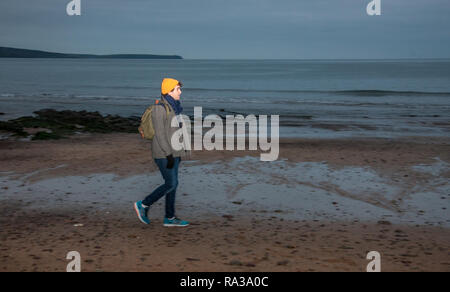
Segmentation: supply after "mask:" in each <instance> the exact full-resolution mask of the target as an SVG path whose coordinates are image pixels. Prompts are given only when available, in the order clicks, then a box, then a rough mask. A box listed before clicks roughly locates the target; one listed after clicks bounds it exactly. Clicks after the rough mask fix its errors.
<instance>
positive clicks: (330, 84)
mask: <svg viewBox="0 0 450 292" xmlns="http://www.w3.org/2000/svg"><path fill="white" fill-rule="evenodd" d="M165 77H172V78H176V79H178V80H180V81H182V82H183V83H184V87H183V94H182V104H183V107H184V113H185V114H187V115H193V108H194V106H201V107H202V108H203V115H204V116H206V115H209V114H218V115H221V116H223V117H225V116H226V115H238V114H242V115H244V116H246V115H249V114H254V115H269V116H270V115H279V116H280V126H281V128H280V134H281V137H305V138H307V137H316V138H329V137H398V136H448V135H449V133H450V60H449V59H430V60H422V59H415V60H406V59H405V60H123V59H122V60H114V59H102V60H100V59H13V58H11V59H9V58H8V59H0V112H2V113H4V114H3V115H0V119H2V120H7V119H12V118H15V117H19V116H23V115H30V114H32V113H33V111H36V110H39V109H43V108H54V109H57V110H63V109H69V110H88V111H99V112H100V113H102V114H104V115H106V114H117V115H121V116H140V115H141V114H142V113H143V111H144V110H145V108H146V106H148V105H149V104H152V103H154V100H156V99H158V98H159V95H160V84H161V80H162V79H163V78H165Z"/></svg>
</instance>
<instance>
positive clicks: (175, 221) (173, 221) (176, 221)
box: [164, 217, 189, 227]
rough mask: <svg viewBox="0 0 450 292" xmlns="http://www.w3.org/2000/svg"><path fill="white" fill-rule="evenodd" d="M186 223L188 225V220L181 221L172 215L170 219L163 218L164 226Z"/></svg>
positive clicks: (183, 225)
mask: <svg viewBox="0 0 450 292" xmlns="http://www.w3.org/2000/svg"><path fill="white" fill-rule="evenodd" d="M188 225H189V222H187V221H183V220H181V219H178V218H176V217H174V218H172V219H169V218H164V226H166V227H186V226H188Z"/></svg>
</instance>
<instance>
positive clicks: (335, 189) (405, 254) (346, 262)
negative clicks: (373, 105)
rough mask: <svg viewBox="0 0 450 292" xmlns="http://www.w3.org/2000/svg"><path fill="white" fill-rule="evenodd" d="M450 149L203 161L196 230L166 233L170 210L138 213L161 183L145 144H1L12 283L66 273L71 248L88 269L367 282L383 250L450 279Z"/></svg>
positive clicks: (188, 192)
mask: <svg viewBox="0 0 450 292" xmlns="http://www.w3.org/2000/svg"><path fill="white" fill-rule="evenodd" d="M449 142H450V139H446V138H416V137H411V138H404V139H396V140H389V139H353V140H349V139H334V140H312V139H283V140H282V141H281V143H280V147H281V149H280V160H279V161H278V162H275V163H269V164H267V163H266V164H260V163H258V162H256V160H257V158H259V153H258V152H252V151H233V152H230V151H214V152H210V151H201V152H193V155H192V157H191V160H190V161H184V162H182V165H183V167H182V169H181V170H180V187H179V191H178V195H177V212H178V215H179V216H180V217H182V218H183V219H187V220H189V221H191V222H192V223H193V224H192V225H191V226H189V227H188V228H186V229H167V228H164V227H163V226H162V215H163V208H164V206H163V200H161V201H160V202H158V203H157V204H156V205H155V206H154V207H153V208H152V209H151V212H150V218H151V220H152V223H151V225H149V226H145V225H142V224H141V223H140V222H139V221H138V220H137V217H136V216H135V214H134V211H133V209H132V205H131V204H132V203H133V202H134V201H135V200H137V199H139V198H143V197H144V196H145V195H147V194H148V193H149V192H150V191H151V190H152V189H153V188H154V187H156V186H157V185H158V184H159V183H161V182H162V180H161V179H160V178H159V173H158V172H156V171H155V170H156V166H155V164H154V163H153V162H152V159H151V154H150V150H149V149H150V146H149V143H147V142H145V141H142V140H141V139H140V138H139V137H138V135H134V134H102V135H78V136H74V137H72V138H70V139H65V140H58V141H33V142H29V141H28V142H27V141H22V142H21V141H12V140H3V141H0V149H1V151H0V164H1V169H0V175H1V177H0V180H1V185H0V194H1V195H0V209H1V212H0V214H1V215H0V223H1V226H2V228H1V231H0V236H1V247H0V258H1V261H0V271H65V269H66V265H67V263H68V260H66V258H65V257H66V254H67V253H68V252H69V251H72V250H75V251H79V252H80V254H81V257H82V270H83V271H365V270H366V265H367V264H368V262H369V261H368V260H366V255H367V253H368V252H369V251H372V250H375V251H378V252H380V253H381V268H382V271H450V255H449V250H450V249H449V248H450V230H449V223H450V218H449V215H448V210H447V209H448V208H449V207H450V204H449V200H450V191H449V183H448V181H449V180H448V179H449V176H450V172H449V167H448V163H450V151H449V150H450V143H449ZM214 190H216V192H214ZM277 191H278V192H279V193H276V192H277ZM297 194H298V195H299V196H296V195H297ZM296 198H300V199H296ZM79 224H82V226H79ZM75 225H77V226H75Z"/></svg>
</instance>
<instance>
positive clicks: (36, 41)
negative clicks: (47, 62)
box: [0, 0, 450, 59]
mask: <svg viewBox="0 0 450 292" xmlns="http://www.w3.org/2000/svg"><path fill="white" fill-rule="evenodd" d="M69 2H70V0H33V1H32V0H1V1H0V46H8V47H18V48H27V49H38V50H47V51H55V52H66V53H94V54H110V53H149V54H151V53H153V54H178V55H181V56H183V57H184V58H189V59H233V58H236V59H334V58H346V59H347V58H450V20H449V19H450V1H449V0H381V3H382V15H381V16H368V15H367V14H366V6H367V4H368V3H369V2H370V0H81V4H82V9H81V10H82V15H81V16H68V15H67V14H66V5H67V4H68V3H69Z"/></svg>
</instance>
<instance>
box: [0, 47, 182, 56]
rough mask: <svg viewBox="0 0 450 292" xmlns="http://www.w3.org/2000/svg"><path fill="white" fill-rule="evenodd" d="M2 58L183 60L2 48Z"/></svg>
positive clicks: (0, 48)
mask: <svg viewBox="0 0 450 292" xmlns="http://www.w3.org/2000/svg"><path fill="white" fill-rule="evenodd" d="M0 58H59V59H63V58H64V59H183V57H181V56H177V55H149V54H116V55H91V54H64V53H53V52H45V51H37V50H27V49H17V48H8V47H0Z"/></svg>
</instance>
